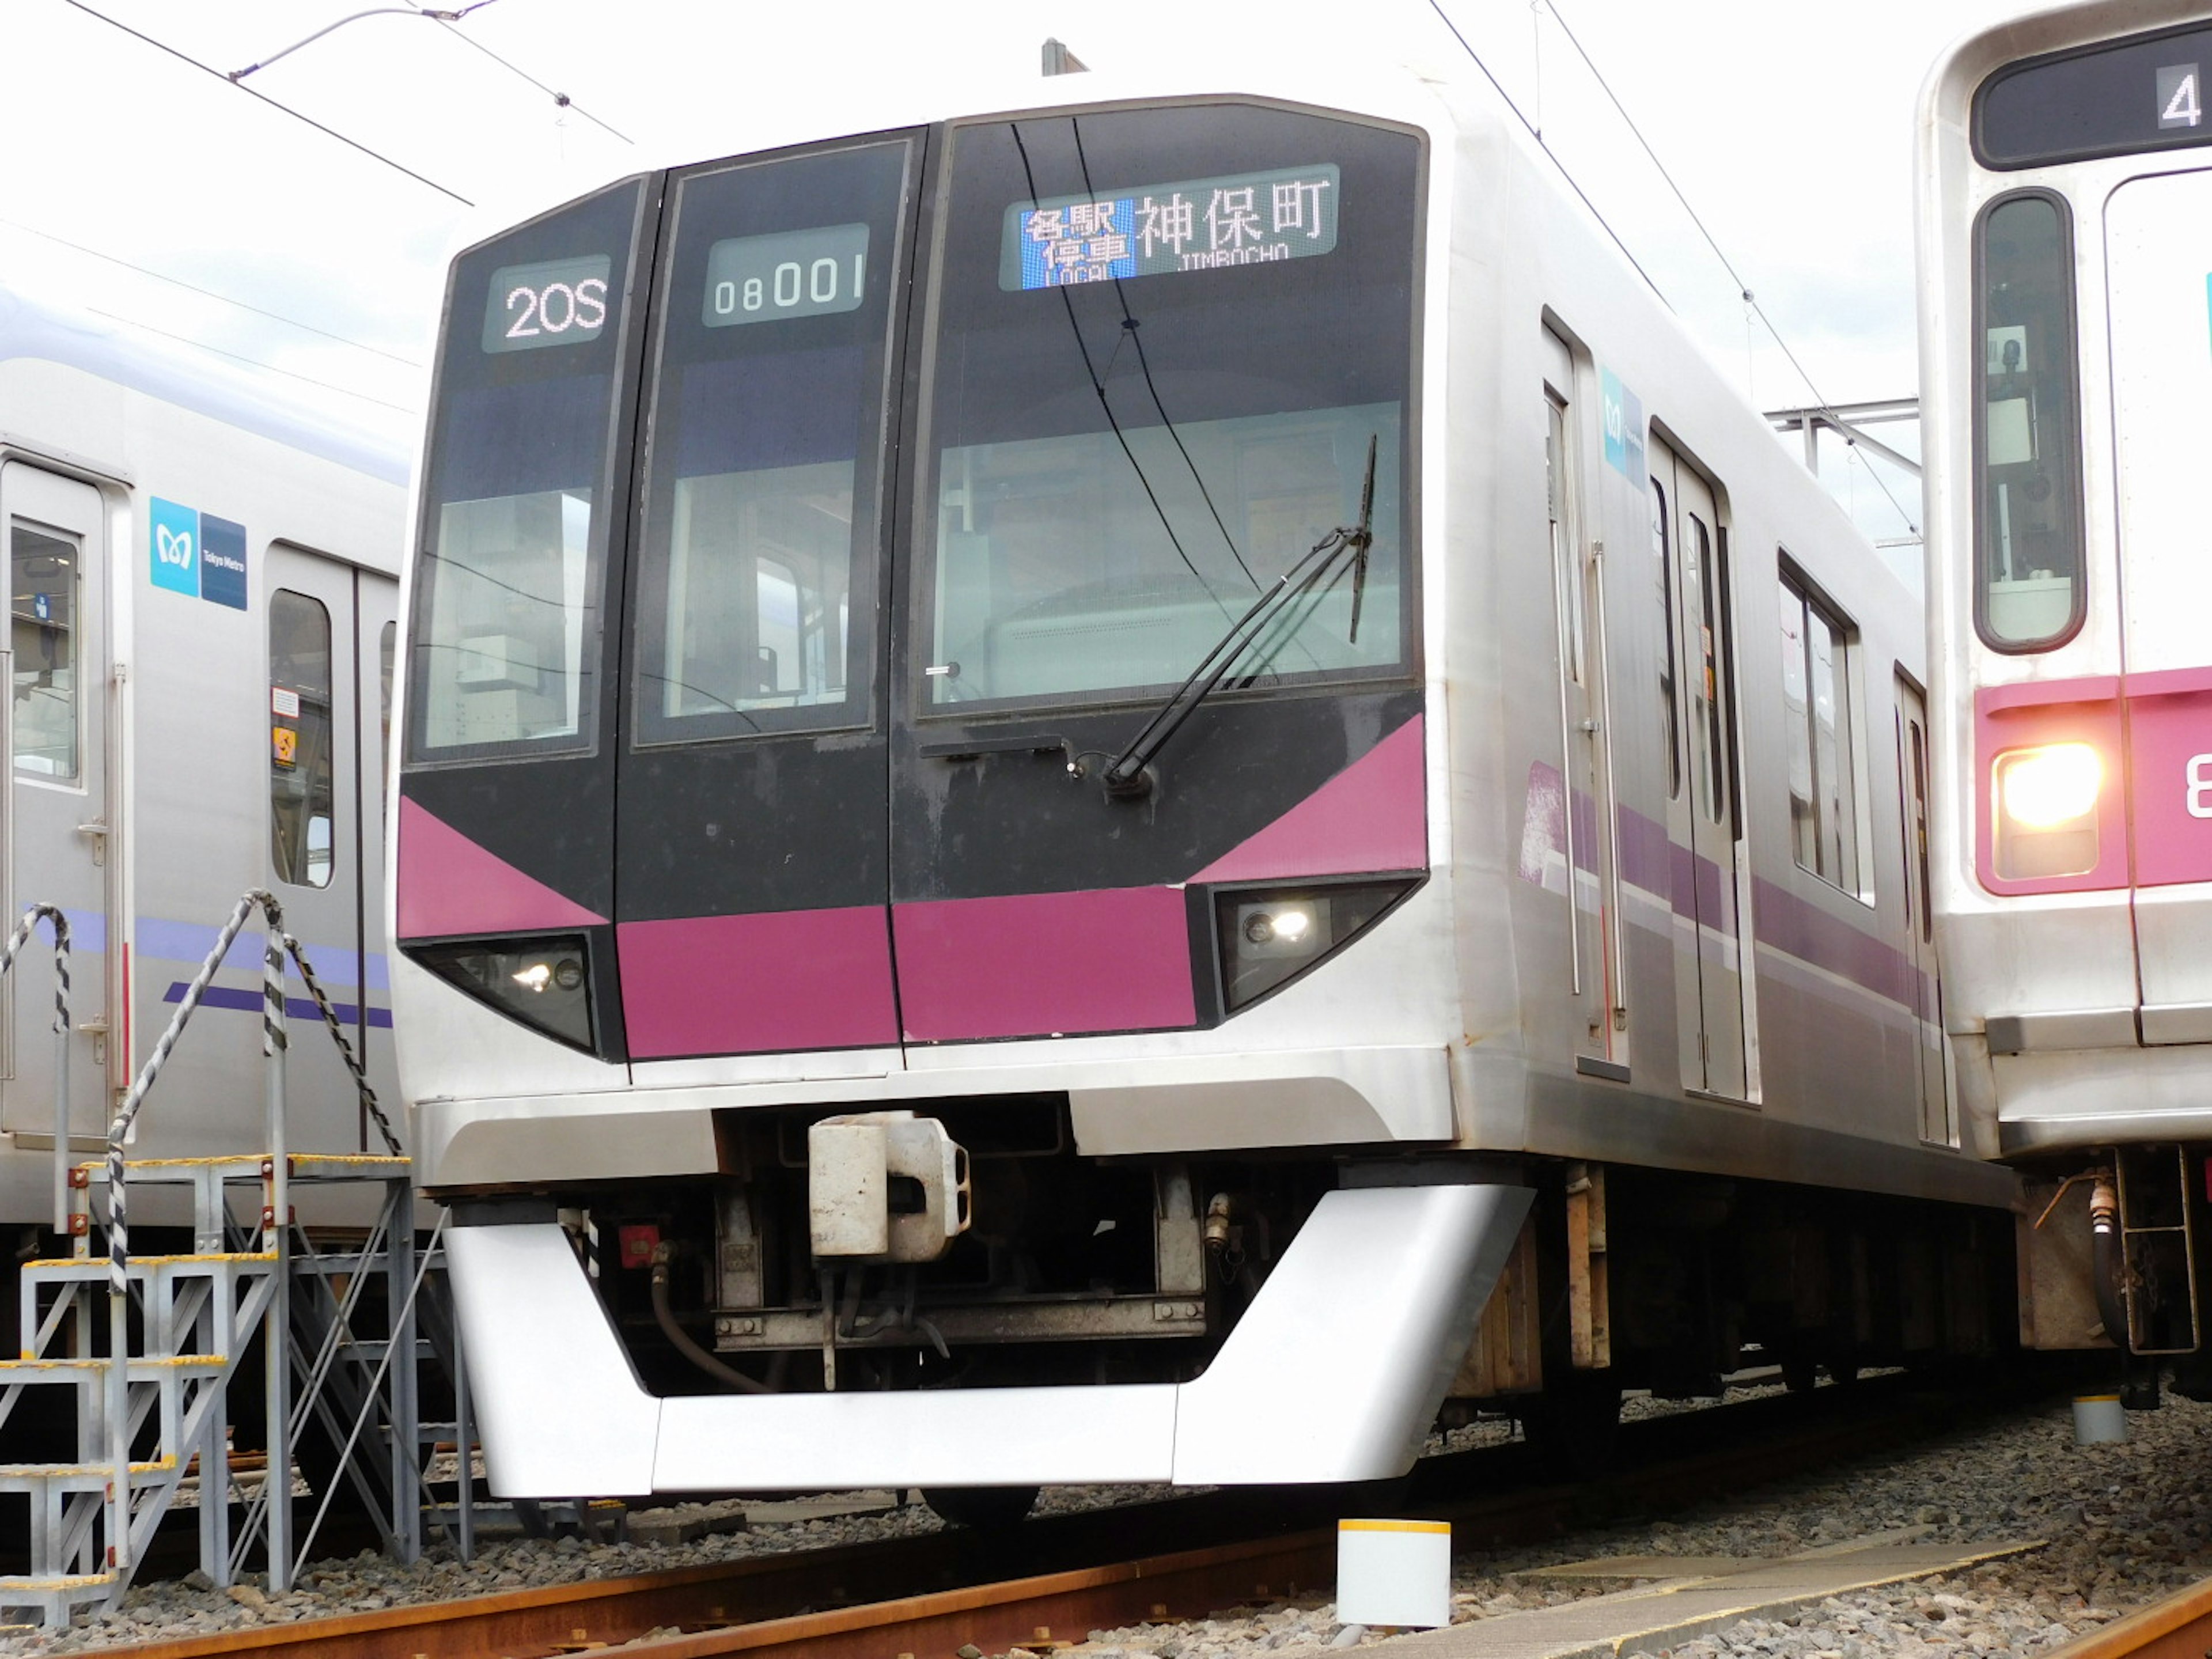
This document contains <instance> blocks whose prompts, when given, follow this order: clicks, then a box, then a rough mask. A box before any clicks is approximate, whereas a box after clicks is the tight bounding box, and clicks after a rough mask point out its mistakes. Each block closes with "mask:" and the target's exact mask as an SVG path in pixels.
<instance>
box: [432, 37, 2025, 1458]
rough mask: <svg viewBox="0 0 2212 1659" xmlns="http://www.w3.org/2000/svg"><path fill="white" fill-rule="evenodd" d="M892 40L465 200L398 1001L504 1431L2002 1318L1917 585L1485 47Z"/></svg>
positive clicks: (959, 1447)
mask: <svg viewBox="0 0 2212 1659" xmlns="http://www.w3.org/2000/svg"><path fill="white" fill-rule="evenodd" d="M911 113H912V118H913V121H914V123H915V125H910V126H905V127H897V128H892V129H887V130H880V131H867V132H866V134H865V136H860V137H836V138H831V139H829V140H827V141H825V142H821V143H795V144H793V146H792V147H790V148H787V149H779V150H775V151H773V152H767V153H763V154H757V155H742V156H737V157H732V158H730V159H726V160H714V161H707V162H704V163H702V164H699V165H696V166H679V167H673V168H671V169H670V170H668V171H665V172H656V173H647V174H644V175H642V176H637V177H632V178H628V179H621V180H618V181H615V182H611V183H610V184H609V185H607V186H606V187H605V189H604V190H602V191H598V192H596V193H594V194H591V195H588V196H586V197H582V198H581V199H579V200H576V201H574V202H572V203H570V204H566V205H563V206H561V207H559V208H557V209H555V210H551V211H549V212H547V213H545V214H544V215H542V216H538V217H535V218H532V219H531V220H529V221H528V222H524V223H520V224H512V225H508V226H503V227H501V228H499V229H498V231H497V234H493V235H490V236H489V237H488V238H487V239H486V240H482V241H480V242H478V243H477V244H476V245H475V246H471V247H470V248H468V249H467V250H466V251H465V252H462V253H461V254H460V255H459V258H456V260H455V261H454V263H453V270H452V277H451V283H450V286H449V289H448V291H447V301H446V313H445V321H444V329H443V337H442V343H441V349H440V356H439V363H438V370H437V377H438V378H437V382H436V386H435V394H434V397H433V408H432V412H431V417H430V422H429V428H428V437H427V440H426V448H425V452H424V457H423V461H422V469H421V477H422V483H421V496H420V501H419V502H418V505H417V509H416V515H417V516H416V524H415V529H414V537H413V541H412V544H411V545H412V555H411V557H412V563H411V565H410V575H409V577H408V581H409V584H410V586H409V588H408V593H407V598H406V613H407V622H406V632H407V636H408V639H409V641H410V645H409V654H408V667H407V676H406V679H407V683H406V685H405V688H404V694H403V696H402V697H401V700H400V701H401V706H402V712H401V715H400V721H401V726H402V727H403V728H404V753H403V763H402V767H401V773H400V777H399V783H398V802H397V805H396V807H395V816H396V820H397V825H398V834H397V838H396V847H395V850H394V858H395V866H394V870H395V873H394V876H393V879H392V884H391V885H392V893H393V896H394V909H393V925H394V938H395V940H396V942H397V947H398V948H397V951H396V952H395V956H394V958H393V963H392V1004H393V1007H394V1010H395V1012H396V1014H397V1016H398V1032H399V1042H400V1054H399V1058H400V1067H401V1075H402V1079H403V1084H404V1092H405V1095H406V1097H407V1098H408V1099H409V1101H410V1103H411V1104H412V1106H413V1109H414V1112H415V1133H416V1139H417V1142H418V1157H419V1158H420V1160H421V1170H422V1177H423V1180H424V1181H425V1182H426V1184H427V1186H428V1188H429V1190H430V1191H431V1193H432V1194H434V1195H435V1196H436V1197H438V1198H441V1199H442V1200H445V1201H446V1202H447V1203H449V1204H451V1205H452V1206H453V1219H454V1221H455V1223H456V1226H455V1229H454V1231H453V1233H452V1234H451V1235H450V1237H451V1239H452V1243H451V1245H450V1250H451V1263H452V1273H453V1282H454V1285H455V1288H456V1294H457V1297H458V1299H459V1305H460V1308H461V1310H462V1314H463V1318H464V1322H465V1329H466V1331H467V1334H468V1340H469V1345H470V1364H471V1380H472V1384H473V1386H474V1388H475V1389H476V1391H477V1404H478V1410H479V1414H480V1419H481V1422H482V1425H483V1437H484V1442H485V1445H486V1448H487V1453H488V1456H489V1462H490V1468H491V1472H492V1478H493V1480H494V1482H495V1486H496V1487H497V1488H498V1489H499V1490H500V1491H501V1492H507V1493H514V1494H521V1495H530V1494H544V1495H552V1494H562V1493H573V1492H626V1493H645V1492H683V1491H700V1490H716V1489H733V1488H748V1487H750V1488H759V1487H778V1486H836V1485H841V1484H848V1483H854V1484H857V1483H882V1484H894V1485H901V1486H925V1487H936V1486H945V1487H955V1488H957V1487H972V1486H994V1485H995V1486H1006V1487H1012V1488H1020V1487H1024V1486H1034V1485H1036V1483H1039V1482H1044V1481H1065V1480H1097V1481H1158V1480H1173V1481H1177V1482H1185V1483H1188V1482H1232V1483H1233V1482H1248V1483H1249V1482H1287V1481H1327V1480H1363V1479H1367V1478H1370V1477H1377V1476H1384V1475H1389V1474H1395V1473H1396V1472H1398V1471H1401V1470H1402V1469H1403V1468H1405V1467H1407V1464H1408V1463H1409V1462H1410V1460H1411V1458H1412V1456H1413V1453H1414V1450H1415V1449H1416V1448H1417V1447H1418V1445H1419V1442H1420V1439H1421V1437H1422V1435H1423V1434H1424V1433H1425V1431H1427V1430H1428V1428H1429V1427H1430V1425H1431V1423H1432V1422H1433V1421H1435V1420H1436V1419H1437V1416H1438V1413H1439V1411H1440V1409H1441V1410H1443V1412H1444V1413H1446V1414H1447V1415H1449V1414H1451V1413H1456V1412H1463V1411H1465V1410H1466V1409H1468V1407H1469V1406H1470V1405H1471V1404H1472V1403H1473V1402H1477V1401H1507V1402H1510V1403H1512V1404H1513V1405H1514V1407H1515V1409H1516V1410H1517V1411H1519V1412H1520V1413H1522V1415H1524V1416H1525V1417H1527V1418H1528V1419H1530V1420H1531V1421H1532V1422H1533V1423H1544V1424H1548V1425H1553V1427H1554V1429H1555V1430H1556V1431H1563V1432H1565V1431H1577V1430H1584V1429H1586V1430H1589V1431H1590V1432H1592V1433H1595V1432H1596V1431H1598V1430H1599V1429H1601V1427H1602V1425H1604V1424H1605V1423H1607V1422H1608V1421H1610V1420H1611V1419H1612V1418H1613V1415H1614V1413H1615V1409H1616V1405H1617V1400H1618V1395H1619V1390H1620V1388H1622V1387H1623V1386H1648V1387H1651V1388H1654V1389H1660V1390H1662V1391H1666V1392H1669V1393H1674V1394H1686V1393H1694V1392H1697V1391H1699V1390H1703V1389H1711V1388H1712V1387H1713V1386H1715V1381H1716V1379H1717V1376H1718V1375H1719V1374H1720V1373H1722V1372H1723V1371H1726V1370H1729V1369H1731V1368H1732V1367H1734V1366H1735V1364H1738V1363H1739V1362H1740V1361H1741V1358H1742V1357H1743V1356H1744V1354H1745V1353H1746V1352H1748V1351H1750V1350H1752V1349H1753V1348H1756V1349H1757V1350H1759V1351H1760V1352H1764V1353H1765V1355H1766V1356H1767V1357H1768V1358H1771V1359H1775V1360H1779V1361H1780V1362H1781V1363H1783V1364H1784V1367H1785V1369H1786V1370H1787V1371H1788V1373H1789V1374H1790V1376H1792V1377H1793V1378H1794V1379H1796V1380H1799V1381H1804V1380H1808V1379H1809V1378H1810V1377H1811V1376H1812V1375H1813V1373H1814V1369H1815V1368H1816V1367H1818V1366H1820V1365H1826V1366H1828V1367H1830V1368H1831V1369H1832V1370H1837V1371H1838V1372H1839V1373H1848V1371H1849V1370H1850V1368H1852V1367H1853V1366H1855V1365H1857V1364H1863V1363H1868V1362H1874V1361H1881V1360H1893V1359H1898V1358H1911V1357H1914V1356H1927V1355H1934V1354H1941V1353H1947V1352H1971V1351H1974V1350H1977V1349H1979V1348H1982V1347H1984V1346H1989V1345H1990V1344H1991V1343H1992V1342H1994V1341H1996V1340H1997V1339H1998V1336H1999V1334H2001V1332H2000V1328H2002V1326H2004V1325H2005V1324H2006V1323H2007V1321H2006V1319H2005V1317H2004V1316H2003V1314H2002V1309H2003V1308H2004V1307H2005V1305H2006V1301H2005V1298H2006V1297H2008V1295H2009V1286H2010V1284H2011V1277H2012V1271H2013V1265H2012V1258H2011V1244H2012V1240H2011V1217H2010V1214H2009V1212H2008V1206H2009V1205H2010V1204H2011V1203H2012V1202H2013V1201H2014V1200H2015V1191H2016V1188H2015V1177H2014V1176H2013V1175H2012V1174H2011V1173H2010V1172H2009V1171H2008V1170H2003V1169H2002V1168H1998V1167H1996V1166H1993V1165H1991V1164H1989V1163H1987V1162H1985V1161H1984V1160H1982V1159H1979V1158H1975V1157H1973V1156H1972V1155H1971V1154H1970V1153H1969V1152H1966V1151H1964V1150H1962V1149H1961V1147H1960V1130H1959V1126H1958V1123H1957V1121H1956V1117H1955V1114H1954V1108H1953V1105H1952V1097H1951V1093H1950V1089H1949V1085H1948V1079H1947V1076H1946V1073H1945V1067H1944V1060H1943V1049H1942V1031H1941V1028H1940V1024H1939V1022H1938V1014H1937V1008H1938V999H1937V991H1936V960H1935V955H1934V949H1933V935H1932V932H1931V928H1930V918H1929V910H1928V890H1927V885H1926V880H1925V868H1924V864H1923V852H1922V849H1923V846H1924V844H1925V842H1924V825H1925V822H1926V812H1927V809H1928V788H1929V786H1928V781H1927V773H1926V769H1925V767H1926V757H1927V754H1928V742H1927V730H1928V715H1927V712H1926V707H1927V705H1926V699H1925V697H1924V696H1923V689H1922V688H1923V686H1924V684H1925V677H1924V674H1923V670H1922V667H1921V663H1922V651H1923V646H1922V632H1923V630H1922V628H1921V621H1920V617H1919V613H1918V611H1917V607H1916V606H1915V605H1914V603H1913V602H1912V599H1911V596H1910V595H1909V594H1908V593H1907V592H1906V591H1905V589H1904V587H1903V586H1901V585H1900V584H1899V583H1898V582H1897V581H1896V580H1893V578H1892V577H1891V576H1890V574H1888V573H1887V572H1886V571H1885V570H1884V569H1883V568H1882V567H1881V562H1880V561H1879V559H1878V558H1877V557H1876V556H1875V555H1874V553H1873V552H1872V550H1870V549H1869V547H1868V546H1867V545H1866V544H1865V543H1864V541H1863V539H1861V538H1859V537H1858V536H1857V534H1855V533H1854V532H1852V530H1851V529H1850V526H1849V525H1848V524H1847V522H1846V520H1844V516H1843V515H1842V514H1841V513H1840V512H1839V511H1838V509H1837V507H1835V506H1834V505H1833V503H1832V502H1831V501H1829V500H1828V499H1827V498H1826V496H1825V495H1823V494H1822V493H1821V491H1820V489H1819V487H1818V485H1817V484H1816V483H1814V481H1813V480H1812V479H1811V478H1809V477H1807V476H1805V475H1803V474H1802V472H1801V471H1799V469H1797V468H1796V466H1795V465H1792V464H1791V463H1790V460H1789V459H1787V458H1786V457H1785V455H1784V453H1783V452H1782V451H1781V449H1780V448H1779V447H1778V445H1777V444H1776V442H1775V440H1774V438H1773V435H1772V434H1771V432H1770V431H1768V430H1767V428H1766V427H1765V424H1764V423H1763V422H1761V420H1760V419H1759V416H1757V415H1755V414H1754V413H1753V412H1752V411H1751V410H1748V409H1747V408H1746V407H1745V406H1744V405H1743V404H1741V401H1740V400H1739V399H1738V398H1736V397H1735V395H1734V394H1733V393H1732V392H1730V391H1729V389H1728V388H1727V387H1726V386H1725V385H1724V384H1723V382H1722V380H1721V379H1720V378H1719V376H1717V374H1715V373H1714V371H1713V370H1712V368H1711V367H1710V365H1709V364H1708V363H1707V362H1705V361H1704V359H1703V358H1702V357H1701V356H1699V353H1698V352H1697V351H1696V350H1695V349H1692V346H1691V345H1690V344H1689V343H1688V342H1687V341H1686V339H1685V338H1684V337H1683V336H1682V335H1681V333H1680V331H1679V330H1678V329H1677V328H1676V326H1675V325H1674V324H1673V322H1672V321H1671V320H1670V319H1669V318H1668V314H1667V313H1666V311H1665V308H1664V307H1662V305H1661V304H1660V303H1659V301H1657V300H1656V298H1655V297H1654V296H1653V295H1651V294H1650V293H1649V292H1648V291H1646V289H1644V287H1643V286H1642V285H1641V284H1640V283H1638V280H1637V279H1636V278H1635V277H1634V276H1633V275H1632V273H1631V271H1630V270H1629V268H1628V266H1627V265H1626V263H1625V261H1624V260H1623V259H1622V258H1620V256H1619V255H1618V254H1617V253H1616V252H1615V250H1614V249H1613V247H1612V246H1610V245H1608V243H1607V241H1606V240H1605V239H1604V237H1603V235H1602V234H1601V232H1600V230H1599V228H1597V227H1596V226H1595V224H1594V223H1593V222H1592V221H1591V219H1590V218H1589V216H1588V215H1587V214H1586V212H1585V211H1584V210H1583V209H1582V208H1580V207H1579V206H1578V205H1577V204H1576V203H1575V202H1574V201H1573V199H1572V198H1571V196H1570V195H1569V193H1568V192H1567V191H1566V189H1565V186H1564V185H1563V184H1562V183H1561V181H1560V180H1559V179H1558V177H1557V175H1556V173H1554V172H1553V168H1552V165H1551V163H1550V161H1548V159H1547V158H1546V157H1544V156H1543V155H1541V153H1540V152H1539V151H1538V150H1537V149H1536V148H1535V147H1534V144H1533V143H1530V142H1529V141H1528V139H1527V138H1526V137H1525V136H1524V135H1523V133H1522V131H1521V130H1520V129H1519V128H1518V127H1517V126H1516V125H1514V123H1513V121H1512V119H1511V118H1510V114H1509V112H1507V111H1505V110H1504V107H1503V106H1501V105H1500V104H1498V102H1497V101H1496V100H1494V99H1493V98H1492V96H1491V95H1490V94H1488V93H1487V92H1486V91H1482V90H1480V89H1465V88H1462V89H1460V90H1453V89H1450V88H1449V86H1448V85H1447V84H1446V83H1445V82H1441V81H1438V80H1436V79H1433V78H1431V79H1426V80H1420V79H1416V78H1415V77H1413V76H1377V77H1362V76H1358V75H1356V74H1351V73H1345V72H1332V73H1331V74H1329V75H1328V76H1326V77H1324V78H1320V79H1316V81H1315V82H1313V83H1311V84H1307V85H1298V84H1291V83H1290V82H1272V81H1270V82H1265V83H1248V82H1238V83H1237V85H1236V86H1235V87H1234V88H1224V87H1221V86H1218V85H1200V86H1184V85H1176V84H1172V83H1170V82H1147V83H1145V84H1128V83H1121V82H1109V80H1108V79H1107V78H1106V77H1104V76H1085V77H1084V78H1082V79H1079V80H1068V81H1057V82H1052V83H1050V84H1048V86H1046V87H1043V88H1039V87H1036V86H1034V85H1031V86H1024V87H1020V88H1012V89H1011V90H1010V93H1009V95H1008V99H1007V101H1006V103H1005V105H1004V106H1002V107H1000V108H999V109H997V110H991V109H983V110H973V111H961V112H948V111H945V110H941V109H932V108H929V107H927V103H926V100H924V102H923V103H922V104H921V105H919V106H917V107H916V108H915V110H914V111H913V112H911Z"/></svg>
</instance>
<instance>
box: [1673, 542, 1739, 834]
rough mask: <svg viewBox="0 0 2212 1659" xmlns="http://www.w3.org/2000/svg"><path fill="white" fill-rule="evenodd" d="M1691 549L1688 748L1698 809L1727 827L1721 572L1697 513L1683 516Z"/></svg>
mask: <svg viewBox="0 0 2212 1659" xmlns="http://www.w3.org/2000/svg"><path fill="white" fill-rule="evenodd" d="M1683 517H1684V522H1685V523H1686V524H1687V525H1688V526H1689V529H1690V543H1691V544H1690V546H1688V547H1687V548H1686V549H1685V550H1684V554H1685V556H1684V558H1683V560H1682V580H1683V584H1684V587H1683V593H1682V604H1683V605H1684V607H1685V608H1686V611H1687V613H1688V616H1689V618H1690V621H1691V623H1692V625H1693V626H1694V627H1695V628H1696V629H1697V630H1698V661H1696V662H1695V663H1693V664H1692V665H1691V681H1690V744H1691V748H1692V754H1693V758H1694V759H1695V761H1696V765H1695V767H1694V768H1693V769H1692V772H1693V775H1694V776H1695V778H1696V779H1697V781H1698V784H1699V788H1698V792H1697V793H1698V797H1699V806H1700V807H1701V808H1702V809H1703V810H1704V811H1705V817H1706V820H1707V821H1708V822H1709V823H1729V821H1730V814H1729V765H1728V741H1727V720H1728V711H1727V708H1726V705H1725V703H1724V702H1723V698H1724V697H1725V696H1726V694H1727V688H1726V687H1725V686H1723V684H1722V683H1721V660H1720V652H1721V636H1722V620H1721V609H1722V599H1721V581H1722V575H1721V569H1720V560H1719V558H1718V556H1717V550H1716V548H1715V546H1714V543H1713V532H1712V530H1711V526H1708V525H1707V524H1706V523H1705V520H1703V519H1701V518H1699V516H1698V515H1697V514H1696V513H1685V514H1684V515H1683Z"/></svg>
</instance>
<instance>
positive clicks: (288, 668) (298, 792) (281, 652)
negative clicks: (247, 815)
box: [269, 587, 334, 887]
mask: <svg viewBox="0 0 2212 1659" xmlns="http://www.w3.org/2000/svg"><path fill="white" fill-rule="evenodd" d="M269 708H270V741H269V851H270V858H271V859H272V860H274V861H275V863H276V875H277V878H278V879H279V880H282V881H288V882H290V883H291V884H293V885H295V886H296V887H327V886H329V885H330V884H331V815H332V811H333V800H334V796H333V793H332V766H331V613H330V612H329V611H326V610H325V609H324V608H323V604H322V601H321V600H319V599H310V598H309V597H308V596H307V594H305V593H295V592H292V591H291V590H290V589H289V588H283V587H280V588H278V589H277V590H276V592H275V593H273V594H272V595H270V600H269Z"/></svg>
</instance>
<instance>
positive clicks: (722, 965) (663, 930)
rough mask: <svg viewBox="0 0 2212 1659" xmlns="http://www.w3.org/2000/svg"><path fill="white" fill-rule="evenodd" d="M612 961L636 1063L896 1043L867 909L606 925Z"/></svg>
mask: <svg viewBox="0 0 2212 1659" xmlns="http://www.w3.org/2000/svg"><path fill="white" fill-rule="evenodd" d="M615 949H616V951H617V954H618V955H619V957H620V958H621V962H622V1000H623V1024H624V1025H625V1026H626V1027H628V1029H629V1051H630V1054H632V1055H633V1056H634V1057H635V1058H637V1059H639V1060H667V1059H671V1058H673V1057H675V1056H677V1055H680V1054H766V1053H770V1052H773V1051H776V1050H781V1049H790V1048H877V1047H887V1046H889V1045H890V1044H892V1043H895V1042H897V1041H898V1015H897V1005H896V1002H895V1001H894V1000H893V998H892V995H891V951H890V927H888V925H887V924H886V922H885V921H884V908H883V907H882V906H881V905H879V904H863V905H856V906H854V907H852V908H842V909H836V910H776V911H770V912H768V913H767V914H764V915H743V916H687V917H684V918H681V919H679V920H677V921H624V922H618V923H617V924H616V927H615Z"/></svg>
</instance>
